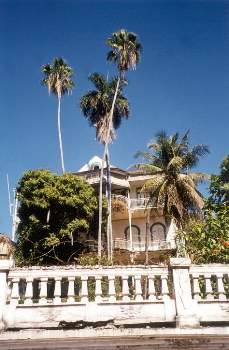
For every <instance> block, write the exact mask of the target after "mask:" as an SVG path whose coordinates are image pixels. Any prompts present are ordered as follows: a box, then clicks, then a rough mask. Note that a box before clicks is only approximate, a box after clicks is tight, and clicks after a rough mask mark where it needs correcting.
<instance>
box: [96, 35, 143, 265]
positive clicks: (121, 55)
mask: <svg viewBox="0 0 229 350" xmlns="http://www.w3.org/2000/svg"><path fill="white" fill-rule="evenodd" d="M107 45H109V46H110V47H111V50H110V51H109V52H108V54H107V60H108V61H110V62H114V63H115V64H117V68H118V71H119V77H118V79H117V82H116V89H115V92H114V96H113V102H112V106H111V110H110V114H109V117H108V124H107V130H106V140H105V147H104V154H103V162H102V168H101V174H100V190H99V232H98V241H99V242H100V241H101V238H100V237H101V228H102V186H103V169H104V163H105V160H106V162H107V182H108V225H107V231H108V236H109V241H110V244H109V245H110V251H109V250H108V257H110V258H111V260H112V251H113V248H112V241H113V238H112V225H111V184H110V159H109V150H108V144H109V142H110V140H111V139H110V133H111V130H112V129H113V123H114V121H113V115H114V109H115V103H116V99H117V95H118V91H119V86H120V84H121V81H122V80H124V73H125V72H126V71H127V70H130V69H136V65H137V64H138V63H139V60H140V52H141V49H142V46H141V44H140V42H139V41H138V36H137V35H136V34H135V33H132V32H128V31H127V30H125V29H121V30H119V31H117V32H115V33H113V34H112V36H111V38H108V40H107ZM99 256H101V248H99Z"/></svg>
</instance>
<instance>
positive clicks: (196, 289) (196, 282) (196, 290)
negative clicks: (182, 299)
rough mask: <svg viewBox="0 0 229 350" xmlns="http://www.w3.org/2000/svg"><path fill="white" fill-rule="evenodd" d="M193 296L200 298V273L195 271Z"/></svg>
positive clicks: (193, 275)
mask: <svg viewBox="0 0 229 350" xmlns="http://www.w3.org/2000/svg"><path fill="white" fill-rule="evenodd" d="M192 279H193V298H194V299H196V300H200V299H201V297H200V284H199V274H196V273H193V274H192Z"/></svg>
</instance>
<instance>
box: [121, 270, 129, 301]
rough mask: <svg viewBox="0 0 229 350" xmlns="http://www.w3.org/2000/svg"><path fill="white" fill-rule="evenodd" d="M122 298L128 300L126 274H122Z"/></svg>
mask: <svg viewBox="0 0 229 350" xmlns="http://www.w3.org/2000/svg"><path fill="white" fill-rule="evenodd" d="M122 300H123V301H129V300H130V298H129V286H128V276H125V275H124V276H122Z"/></svg>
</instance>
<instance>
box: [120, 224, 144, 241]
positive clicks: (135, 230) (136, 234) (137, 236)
mask: <svg viewBox="0 0 229 350" xmlns="http://www.w3.org/2000/svg"><path fill="white" fill-rule="evenodd" d="M131 228H132V238H133V242H141V231H140V228H139V227H138V226H137V225H131ZM124 237H125V239H126V240H129V239H130V226H127V227H126V228H125V231H124Z"/></svg>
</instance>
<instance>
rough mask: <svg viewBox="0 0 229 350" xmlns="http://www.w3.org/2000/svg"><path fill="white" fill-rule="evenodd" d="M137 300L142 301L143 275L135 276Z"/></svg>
mask: <svg viewBox="0 0 229 350" xmlns="http://www.w3.org/2000/svg"><path fill="white" fill-rule="evenodd" d="M135 300H136V301H142V300H143V297H142V285H141V275H136V276H135Z"/></svg>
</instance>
